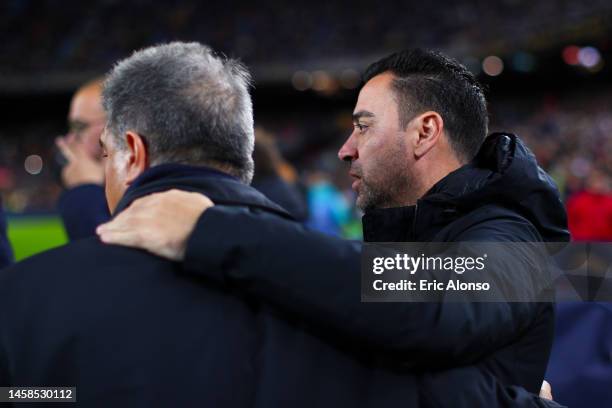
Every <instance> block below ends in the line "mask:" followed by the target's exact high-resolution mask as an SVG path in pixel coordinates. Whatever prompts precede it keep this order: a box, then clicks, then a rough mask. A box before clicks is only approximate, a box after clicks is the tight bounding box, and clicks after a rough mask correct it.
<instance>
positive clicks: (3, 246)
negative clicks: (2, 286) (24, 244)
mask: <svg viewBox="0 0 612 408" xmlns="http://www.w3.org/2000/svg"><path fill="white" fill-rule="evenodd" d="M11 262H13V250H12V249H11V245H10V243H9V241H8V238H7V236H6V217H5V216H4V211H2V202H0V269H2V268H4V267H5V266H7V265H10V264H11Z"/></svg>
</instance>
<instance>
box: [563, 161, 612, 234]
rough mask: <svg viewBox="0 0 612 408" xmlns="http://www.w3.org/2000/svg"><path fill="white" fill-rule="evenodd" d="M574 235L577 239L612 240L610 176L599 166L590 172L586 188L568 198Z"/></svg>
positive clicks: (570, 223)
mask: <svg viewBox="0 0 612 408" xmlns="http://www.w3.org/2000/svg"><path fill="white" fill-rule="evenodd" d="M567 215H568V221H569V228H570V232H571V233H572V238H573V239H574V240H576V241H612V194H610V179H609V177H608V176H607V175H606V174H605V173H603V172H602V171H600V170H597V169H596V170H593V171H592V172H591V174H590V175H589V176H588V179H587V183H586V188H585V189H584V190H583V191H580V192H578V193H575V194H573V195H572V196H571V197H570V198H569V200H568V202H567Z"/></svg>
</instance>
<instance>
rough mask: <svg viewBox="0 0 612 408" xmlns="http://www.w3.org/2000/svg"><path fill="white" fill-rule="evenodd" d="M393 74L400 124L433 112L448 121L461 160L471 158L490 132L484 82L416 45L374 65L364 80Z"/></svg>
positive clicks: (452, 144)
mask: <svg viewBox="0 0 612 408" xmlns="http://www.w3.org/2000/svg"><path fill="white" fill-rule="evenodd" d="M385 72H390V73H392V74H393V75H394V76H395V79H394V80H393V89H394V91H395V95H396V98H397V104H398V111H399V116H400V126H401V127H402V128H405V127H406V125H408V123H409V122H410V121H411V120H412V119H413V118H414V117H415V116H416V115H418V114H420V113H423V112H426V111H428V110H433V111H435V112H438V113H439V114H440V116H442V119H443V120H444V126H445V128H446V130H447V134H448V137H449V139H450V143H451V146H452V147H453V149H454V150H455V152H456V153H457V156H458V157H459V158H460V159H463V160H465V161H469V160H471V159H472V158H473V157H474V156H475V155H476V153H477V152H478V149H479V148H480V146H481V144H482V142H483V140H484V138H485V137H486V135H487V132H488V129H487V128H488V123H489V118H488V114H487V102H486V99H485V96H484V91H483V88H482V86H481V85H480V84H479V83H478V81H477V80H476V78H475V77H474V75H472V73H471V72H470V71H468V69H467V68H465V67H464V66H463V65H461V64H460V63H459V62H458V61H455V60H453V59H451V58H449V57H447V56H445V55H443V54H441V53H439V52H436V51H430V50H422V49H411V50H405V51H401V52H397V53H395V54H392V55H389V56H388V57H385V58H383V59H381V60H379V61H376V62H375V63H373V64H372V65H370V66H369V67H368V68H367V69H366V72H365V74H364V77H363V79H364V83H365V82H367V81H369V80H370V79H372V78H373V77H375V76H377V75H379V74H383V73H385Z"/></svg>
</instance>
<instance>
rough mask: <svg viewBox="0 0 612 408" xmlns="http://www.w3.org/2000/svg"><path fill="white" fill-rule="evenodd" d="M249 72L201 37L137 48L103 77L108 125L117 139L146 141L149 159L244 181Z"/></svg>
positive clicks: (249, 137)
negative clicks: (213, 170)
mask: <svg viewBox="0 0 612 408" xmlns="http://www.w3.org/2000/svg"><path fill="white" fill-rule="evenodd" d="M249 85H250V75H249V73H248V71H247V70H246V68H244V67H243V66H242V65H241V64H240V63H239V62H238V61H235V60H231V59H226V58H224V57H221V56H218V55H216V54H215V53H214V52H213V51H212V50H211V49H210V48H208V47H206V46H204V45H202V44H199V43H195V42H194V43H182V42H173V43H169V44H163V45H159V46H155V47H150V48H146V49H143V50H140V51H137V52H135V53H134V54H133V55H132V56H131V57H129V58H127V59H125V60H123V61H121V62H119V63H118V64H117V65H116V66H115V67H114V68H113V70H112V71H111V73H110V74H109V75H108V77H107V79H106V81H105V83H104V91H103V102H104V109H105V110H106V112H107V115H108V123H107V127H108V130H109V131H110V133H112V134H113V135H114V136H115V138H117V139H119V140H116V142H117V144H118V146H119V147H120V148H121V145H122V143H123V142H124V141H123V140H122V139H121V138H122V135H124V134H125V132H127V131H134V132H136V133H138V134H139V135H141V136H142V137H143V139H144V140H145V142H146V145H147V150H148V155H149V158H150V164H151V165H157V164H163V163H183V164H191V165H207V166H211V167H215V168H218V169H220V170H223V171H225V172H227V173H230V174H232V175H235V176H237V177H238V178H240V179H241V180H242V181H243V182H245V183H250V181H251V179H252V176H253V167H254V166H253V159H252V157H251V155H252V152H253V144H254V131H253V108H252V103H251V97H250V95H249Z"/></svg>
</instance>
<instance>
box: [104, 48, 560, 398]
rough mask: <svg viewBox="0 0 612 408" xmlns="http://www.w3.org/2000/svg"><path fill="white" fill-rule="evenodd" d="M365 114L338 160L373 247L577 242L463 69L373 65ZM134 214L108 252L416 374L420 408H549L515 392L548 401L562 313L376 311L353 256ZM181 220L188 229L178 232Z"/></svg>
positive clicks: (334, 244)
mask: <svg viewBox="0 0 612 408" xmlns="http://www.w3.org/2000/svg"><path fill="white" fill-rule="evenodd" d="M353 115H354V130H353V133H352V134H351V135H350V137H349V138H348V140H347V141H346V142H345V144H344V145H343V146H342V148H341V149H340V151H339V157H340V158H341V159H342V160H345V161H347V162H349V163H350V170H349V171H350V174H351V176H352V177H353V178H354V179H355V180H354V183H353V189H354V190H355V191H356V192H357V194H358V197H357V204H358V205H359V206H360V207H361V208H363V209H364V210H365V215H364V217H363V226H364V238H365V240H366V241H380V242H393V241H395V242H401V241H425V242H429V241H443V242H456V241H488V242H490V241H496V242H516V241H519V242H534V241H536V242H537V241H566V240H567V239H568V237H569V235H568V233H567V226H566V217H565V211H564V208H563V205H562V204H561V201H560V199H559V195H558V192H557V190H556V187H555V186H554V184H553V182H552V181H551V179H550V178H549V177H548V176H547V175H546V174H545V173H544V172H543V171H542V170H541V169H540V168H539V167H538V166H537V163H536V162H535V159H534V157H533V155H532V154H531V153H530V152H529V150H528V149H527V148H526V147H525V146H524V145H523V144H522V142H521V141H520V140H519V139H518V138H517V137H515V136H513V135H505V134H495V135H491V136H489V137H488V138H486V134H487V113H486V102H485V98H484V96H483V92H482V89H481V88H480V86H479V85H478V83H477V82H476V81H475V79H474V78H473V76H472V75H471V74H470V73H469V72H468V71H467V70H466V69H465V68H464V67H462V66H461V65H460V64H458V63H456V62H455V61H453V60H451V59H449V58H446V57H445V56H443V55H441V54H438V53H435V52H430V51H422V50H411V51H406V52H402V53H398V54H394V55H391V56H389V57H387V58H384V59H382V60H380V61H378V62H376V63H375V64H373V65H372V66H370V67H369V68H368V70H367V72H366V74H365V85H364V86H363V88H362V89H361V92H360V94H359V98H358V101H357V104H356V106H355V109H354V114H353ZM133 207H134V208H133V209H132V211H130V210H129V209H128V211H125V212H123V213H122V214H120V215H119V216H118V217H117V218H116V219H115V220H114V221H113V222H111V223H110V224H108V225H106V226H102V227H101V228H99V230H98V231H99V234H100V236H101V238H102V240H103V241H105V242H113V243H121V244H124V245H130V246H136V247H140V248H144V249H147V250H149V251H151V252H153V253H156V254H158V255H162V256H165V257H167V258H169V259H173V260H179V261H183V270H184V272H185V273H188V274H194V275H197V276H203V277H206V278H207V279H212V280H213V281H215V282H217V283H218V284H220V285H222V286H224V287H228V288H229V287H231V288H233V289H239V290H241V291H243V292H244V293H245V294H247V295H248V296H249V297H251V298H256V299H259V300H263V301H265V302H267V303H269V304H271V305H273V306H274V307H275V308H277V309H279V310H281V311H282V312H284V313H288V314H289V315H291V316H297V317H298V318H300V319H301V320H303V321H304V322H306V323H307V324H308V325H310V326H313V327H318V328H319V329H320V330H327V331H328V332H329V333H331V335H333V336H335V337H336V338H337V339H338V341H339V342H342V343H344V344H346V345H347V347H349V345H353V346H355V347H358V348H361V350H363V352H366V353H367V352H368V350H369V352H370V353H374V354H376V353H383V354H386V355H387V356H391V358H392V359H395V361H396V362H397V363H398V364H399V365H402V364H405V365H408V366H412V367H413V368H414V370H415V374H416V376H415V378H416V379H417V382H418V387H417V389H418V395H419V401H420V403H421V404H422V406H429V405H432V406H440V407H454V408H456V407H463V406H465V407H494V406H500V407H501V406H504V407H505V406H517V407H518V406H525V407H527V406H540V404H544V402H542V401H540V400H539V399H537V397H535V396H530V395H528V394H526V393H525V392H524V390H523V389H522V388H520V387H519V388H517V387H515V386H521V387H524V388H526V389H527V390H528V391H530V392H532V393H537V392H538V390H539V388H540V384H541V382H542V379H543V375H544V370H545V368H546V363H547V360H548V354H549V352H550V345H551V341H552V324H553V312H552V307H551V305H549V304H536V303H529V304H527V303H507V302H499V303H488V304H482V303H468V302H463V303H456V304H449V303H436V304H433V303H430V304H424V303H422V304H418V305H416V304H410V305H408V304H398V303H396V304H392V303H386V304H371V303H368V304H363V303H361V302H360V284H361V281H360V278H359V274H358V271H359V267H360V265H359V262H360V247H359V245H357V244H355V243H351V242H344V241H341V240H337V239H334V238H331V237H326V236H322V235H319V234H316V233H313V232H309V231H306V230H304V229H303V228H302V227H300V226H298V225H295V224H294V223H291V222H288V221H286V220H279V219H273V218H272V217H259V216H258V213H257V212H249V211H236V210H232V209H227V208H217V207H216V206H214V207H211V204H210V203H206V204H205V203H203V202H198V201H197V200H195V199H190V198H189V197H186V196H184V193H181V192H169V193H165V194H164V195H160V196H158V197H155V199H153V198H145V199H143V200H142V201H140V202H138V201H137V202H135V203H134V205H133ZM175 211H180V212H181V214H183V217H184V219H185V220H188V221H186V222H183V223H169V222H166V221H165V220H166V219H167V217H168V216H169V215H170V214H171V213H173V212H175ZM202 212H204V214H202ZM221 226H224V228H223V229H222V233H221V234H219V232H218V231H220V228H221ZM228 226H231V227H230V228H228ZM212 231H215V233H212ZM508 256H513V254H508ZM520 261H521V260H520V259H519V260H518V262H520ZM219 271H222V273H221V274H219V273H218V272H219ZM516 284H517V285H519V286H520V285H521V283H520V282H517V283H516ZM523 289H525V290H526V291H528V290H530V288H528V287H524V288H523ZM433 367H438V368H437V369H434V368H433ZM439 367H445V368H444V369H440V368H439ZM452 367H455V368H452Z"/></svg>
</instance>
